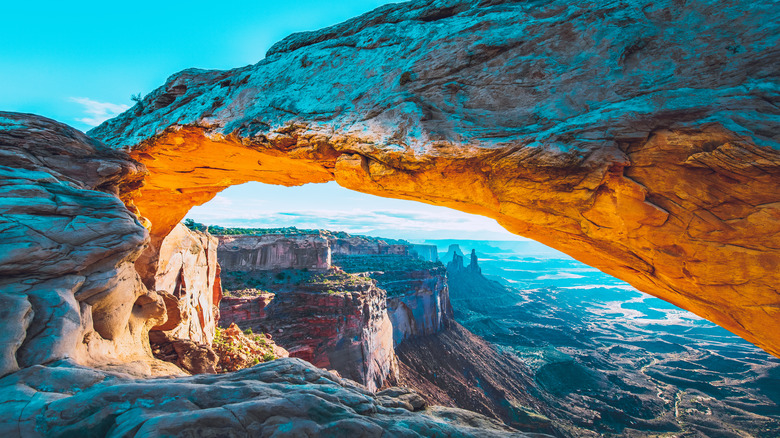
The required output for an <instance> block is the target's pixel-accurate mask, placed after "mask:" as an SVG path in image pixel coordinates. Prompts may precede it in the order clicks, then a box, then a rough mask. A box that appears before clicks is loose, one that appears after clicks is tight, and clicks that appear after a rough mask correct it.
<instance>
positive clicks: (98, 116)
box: [70, 97, 130, 126]
mask: <svg viewBox="0 0 780 438" xmlns="http://www.w3.org/2000/svg"><path fill="white" fill-rule="evenodd" d="M70 101H71V102H76V103H78V104H80V105H83V106H84V112H85V113H86V114H87V115H88V116H89V117H83V118H81V119H76V120H78V121H79V122H82V123H85V124H87V125H89V126H97V125H99V124H101V123H103V122H104V121H106V120H108V119H110V118H112V117H116V116H118V115H119V114H121V113H122V112H124V111H127V110H128V109H130V106H129V105H124V104H116V103H109V102H98V101H96V100H92V99H90V98H88V97H71V98H70Z"/></svg>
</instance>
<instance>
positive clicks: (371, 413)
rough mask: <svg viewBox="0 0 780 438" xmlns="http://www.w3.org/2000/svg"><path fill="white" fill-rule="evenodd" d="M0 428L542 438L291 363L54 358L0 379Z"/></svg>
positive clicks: (45, 432)
mask: <svg viewBox="0 0 780 438" xmlns="http://www.w3.org/2000/svg"><path fill="white" fill-rule="evenodd" d="M0 394H2V400H0V433H2V435H3V436H23V437H43V436H46V437H66V436H101V437H102V436H105V437H136V436H137V437H155V436H160V437H163V436H221V437H250V436H251V437H270V436H312V437H314V436H323V437H328V436H356V437H387V436H393V437H510V436H512V437H545V436H549V435H541V434H523V433H520V432H517V431H514V430H512V429H509V428H507V427H505V426H503V425H501V424H500V423H498V422H496V421H494V420H491V419H489V418H486V417H483V416H481V415H479V414H475V413H473V412H469V411H464V410H461V409H453V408H441V407H436V408H429V409H424V402H423V400H422V399H421V398H420V396H419V395H417V394H416V393H414V392H411V391H410V390H406V389H403V388H391V389H388V390H385V391H382V392H379V393H377V394H372V393H370V392H368V391H366V390H365V389H362V388H360V387H358V386H357V385H355V384H354V383H351V382H350V381H347V380H342V379H339V378H338V377H335V376H334V375H332V374H330V373H328V372H326V371H324V370H321V369H319V368H315V367H313V366H312V365H311V364H308V363H306V362H304V361H302V360H300V359H279V360H275V361H272V362H269V363H265V364H261V365H257V366H255V367H253V368H250V369H246V370H242V371H238V372H235V373H230V374H222V375H218V376H214V375H202V376H197V377H188V378H179V379H150V380H134V379H131V378H130V377H129V376H125V377H123V376H121V375H113V374H107V373H105V372H100V371H97V370H94V369H89V368H82V367H79V366H77V365H73V364H71V363H68V362H65V361H62V362H59V363H55V364H53V365H52V366H48V367H44V366H34V367H31V368H27V369H24V370H21V371H19V372H17V373H14V374H12V375H10V376H7V377H5V378H3V379H0Z"/></svg>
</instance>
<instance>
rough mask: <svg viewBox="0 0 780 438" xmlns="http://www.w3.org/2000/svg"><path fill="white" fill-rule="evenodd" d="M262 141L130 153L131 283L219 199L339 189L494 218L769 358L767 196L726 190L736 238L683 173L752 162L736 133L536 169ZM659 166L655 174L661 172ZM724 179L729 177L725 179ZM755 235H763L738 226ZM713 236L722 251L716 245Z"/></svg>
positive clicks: (341, 145) (212, 138)
mask: <svg viewBox="0 0 780 438" xmlns="http://www.w3.org/2000/svg"><path fill="white" fill-rule="evenodd" d="M261 137H262V138H259V139H253V140H248V139H241V138H236V137H232V136H221V135H216V134H208V133H207V132H205V131H204V130H203V129H202V128H197V127H178V128H176V129H168V130H166V131H165V132H163V133H162V134H161V135H159V136H157V137H155V138H153V139H151V140H148V141H146V142H144V143H142V144H140V145H138V146H137V147H135V148H134V149H133V151H132V152H131V155H132V156H133V157H134V158H135V159H137V160H138V161H140V162H142V163H143V164H145V165H146V166H147V168H148V170H149V175H148V176H147V178H146V185H145V186H144V187H143V188H141V189H140V190H139V191H138V192H136V193H135V195H134V196H133V197H132V200H131V201H130V202H131V203H132V204H134V206H135V207H137V208H138V210H139V211H140V215H141V216H143V217H145V218H147V219H148V226H149V229H150V234H151V238H152V245H151V246H150V248H149V249H147V251H146V252H145V254H144V256H142V257H141V258H140V259H139V260H138V262H137V263H136V266H137V269H138V271H139V273H140V274H141V275H142V277H144V278H149V274H150V273H151V272H153V271H154V266H155V265H156V257H157V255H156V251H157V248H159V245H160V243H161V241H162V239H163V238H164V237H165V236H166V235H167V233H168V232H169V231H170V230H171V229H173V227H174V226H175V225H176V224H177V223H179V222H180V221H181V220H183V219H184V217H185V215H186V213H187V212H188V211H189V209H190V208H191V207H193V206H196V205H200V204H203V203H205V202H207V201H208V200H210V199H212V198H213V197H214V196H216V194H217V193H219V192H220V191H221V190H223V189H225V188H226V187H229V186H232V185H236V184H242V183H245V182H247V181H258V182H264V183H268V184H276V185H284V186H294V185H301V184H306V183H321V182H327V181H336V182H337V183H338V184H339V185H341V186H343V187H345V188H348V189H352V190H356V191H360V192H364V193H368V194H374V195H378V196H382V197H389V198H398V199H408V200H415V201H419V202H424V203H429V204H434V205H439V206H445V207H449V208H453V209H455V210H460V211H464V212H468V213H474V214H478V215H483V216H487V217H490V218H493V219H495V220H496V221H497V222H498V223H499V224H500V225H501V226H502V227H504V228H505V229H507V230H508V231H510V232H512V233H515V234H518V235H521V236H524V237H528V238H531V239H534V240H536V241H539V242H541V243H543V244H545V245H548V246H550V247H552V248H555V249H556V250H559V251H561V252H564V253H566V254H568V255H570V256H572V257H574V258H575V259H577V260H579V261H581V262H583V263H585V264H587V265H590V266H593V267H595V268H597V269H599V270H601V271H603V272H606V273H608V274H610V275H612V276H614V277H617V278H619V279H621V280H624V281H627V282H628V283H629V284H631V285H632V286H634V287H635V288H637V289H639V290H641V291H643V292H646V293H650V294H651V295H654V296H656V297H659V298H662V299H664V300H666V301H668V302H670V303H672V304H674V305H676V306H679V307H682V308H684V309H687V310H690V311H692V312H694V313H696V314H697V315H699V316H702V317H704V318H706V319H708V320H710V321H713V322H715V323H717V324H718V325H720V326H722V327H724V328H726V329H728V330H729V331H731V332H733V333H735V334H737V335H739V336H741V337H743V338H744V339H746V340H748V341H750V342H752V343H754V344H756V345H758V346H759V347H761V348H763V349H765V350H766V351H768V352H770V353H772V354H775V355H778V354H779V353H778V348H777V345H780V340H778V339H776V338H777V336H780V335H778V333H780V326H779V325H780V318H778V316H780V314H778V312H779V311H778V308H779V307H778V306H777V303H776V301H777V294H776V289H775V286H774V285H775V284H777V281H776V280H777V279H776V278H775V277H776V276H777V275H780V274H777V272H775V271H774V270H772V269H769V267H770V266H777V265H778V264H780V259H779V258H778V255H777V254H775V253H774V252H773V251H771V250H769V249H768V248H770V247H772V246H773V245H774V244H773V243H772V242H774V241H775V240H777V239H778V236H780V233H775V232H774V231H773V229H769V228H771V227H772V226H776V222H773V221H772V220H769V219H770V218H772V217H774V216H773V215H776V214H777V213H776V210H777V204H776V203H772V202H765V201H768V200H769V199H768V198H771V197H772V196H773V195H772V193H773V190H772V189H767V190H756V189H754V190H752V191H746V190H743V189H740V186H739V185H733V184H732V185H730V186H728V187H729V190H732V191H733V193H729V194H728V195H727V196H726V198H727V199H728V200H729V201H728V202H727V203H726V204H723V203H722V201H718V202H720V204H719V205H720V207H722V208H721V209H722V210H723V211H722V212H720V213H719V214H721V213H722V215H729V214H730V215H732V216H736V217H737V218H735V219H734V220H733V221H732V222H729V224H735V225H738V226H730V225H729V226H728V227H727V228H726V229H725V230H722V231H721V230H720V229H718V228H716V227H714V226H713V225H712V222H713V221H715V220H718V221H720V222H721V223H722V222H723V219H722V218H715V219H713V218H714V216H712V213H708V212H709V211H711V210H713V209H716V208H715V207H711V206H708V204H714V203H716V200H715V199H714V198H717V199H718V200H722V199H723V198H724V195H723V193H721V191H722V190H723V186H722V185H719V184H718V182H717V181H715V180H714V178H713V177H711V176H710V177H707V178H702V175H701V174H702V173H711V172H712V166H710V167H708V168H707V169H702V168H701V166H698V165H695V164H690V159H689V157H692V156H696V157H697V160H699V161H700V162H701V161H706V160H715V159H718V158H717V157H708V156H706V154H711V152H713V151H712V147H711V145H712V144H713V142H715V143H719V144H723V145H729V147H732V148H738V149H740V150H745V151H754V152H756V151H759V150H758V149H757V148H756V147H755V146H752V145H751V144H749V143H745V142H744V141H742V140H740V139H738V138H735V137H734V136H733V134H730V133H728V132H725V131H722V130H719V129H717V128H708V129H707V130H704V131H695V132H692V131H684V132H675V131H668V130H663V131H657V132H655V133H653V134H652V135H651V136H650V137H649V138H648V139H645V140H644V141H640V142H637V143H628V144H627V145H626V146H624V147H623V149H625V151H624V152H625V153H626V154H627V155H628V158H627V159H626V160H624V161H622V162H620V161H614V160H613V161H610V160H604V159H603V158H604V157H596V156H587V157H581V156H575V155H576V154H577V152H572V154H573V155H572V154H569V155H567V154H557V155H553V156H550V155H549V154H548V155H547V156H545V154H541V155H540V154H538V153H537V152H538V151H537V150H535V149H533V148H528V147H525V146H522V145H507V146H506V147H502V148H477V147H468V146H465V147H464V146H463V145H458V146H454V145H450V144H448V143H447V144H441V145H439V147H438V148H435V149H438V151H439V152H440V153H438V154H426V155H417V154H415V152H414V151H413V150H411V149H409V148H404V150H398V149H396V150H388V149H387V148H379V147H377V146H376V145H375V144H374V143H373V142H372V141H371V140H370V139H366V138H361V137H358V136H342V135H324V134H322V133H318V132H317V131H316V130H311V129H309V128H307V127H305V126H295V125H293V126H290V127H289V128H286V129H283V130H278V131H276V132H275V133H274V135H273V136H271V135H268V136H261ZM705 140H706V141H705ZM699 149H701V150H699ZM704 149H707V150H704ZM714 152H717V151H714ZM760 152H761V153H764V154H766V153H767V151H765V150H761V151H760ZM605 153H606V152H605ZM675 154H676V155H675ZM596 155H597V154H596ZM711 155H717V154H711ZM686 159H688V161H686ZM658 160H663V161H664V162H665V164H664V165H663V166H659V163H658ZM680 163H682V164H680ZM659 169H660V170H659ZM742 172H743V173H751V172H754V173H755V175H753V174H751V175H749V176H745V175H743V177H745V178H747V177H749V178H752V180H753V181H754V182H753V185H755V184H764V185H766V186H767V188H768V187H769V186H773V184H774V176H773V175H772V174H771V173H766V172H765V171H764V170H761V169H743V170H742ZM724 173H729V175H731V176H732V177H734V175H733V172H732V171H731V170H726V171H724ZM756 181H757V182H756ZM686 184H687V185H694V186H695V189H696V194H697V196H698V197H691V196H683V195H684V194H683V193H681V192H680V187H681V185H686ZM763 198H767V199H766V200H764V199H763ZM705 204H707V205H705ZM716 207H717V206H716ZM708 214H709V216H708ZM764 219H767V220H769V222H762V221H763V220H764ZM735 221H741V222H739V223H736V222H735ZM742 222H745V223H742ZM753 222H756V223H765V224H766V225H768V226H769V228H766V227H764V228H760V227H753V226H749V223H753ZM724 233H725V234H726V236H725V237H726V238H727V240H728V241H729V242H733V243H728V244H724V243H723V241H722V240H723V238H724ZM762 239H763V240H762ZM748 240H749V241H750V242H751V243H749V244H748V243H744V242H745V241H748ZM740 242H742V243H743V244H744V245H742V244H738V243H740ZM764 246H766V247H767V250H766V251H764V250H762V248H763V247H764Z"/></svg>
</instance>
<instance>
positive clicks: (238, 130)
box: [90, 0, 780, 354]
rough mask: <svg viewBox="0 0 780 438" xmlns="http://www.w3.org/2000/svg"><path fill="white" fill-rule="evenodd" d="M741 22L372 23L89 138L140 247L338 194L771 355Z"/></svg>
mask: <svg viewBox="0 0 780 438" xmlns="http://www.w3.org/2000/svg"><path fill="white" fill-rule="evenodd" d="M744 6H745V5H740V4H735V3H733V2H724V1H718V0H712V1H703V2H690V3H685V4H680V3H679V2H673V1H662V2H652V3H651V2H631V3H619V2H613V1H598V2H593V3H592V4H589V5H588V7H584V6H582V5H573V4H570V3H564V2H560V3H556V2H553V3H549V2H546V3H544V4H541V3H540V2H526V3H514V2H504V1H488V2H485V1H482V2H468V1H416V2H408V3H403V4H397V5H387V6H385V7H382V8H379V9H377V10H375V11H373V12H369V13H368V14H365V15H363V16H360V17H357V18H355V19H352V20H349V21H347V22H345V23H342V24H340V25H336V26H333V27H331V28H327V29H323V30H321V31H315V32H307V33H303V34H295V35H292V36H290V37H288V38H286V39H285V40H282V41H281V42H279V43H277V44H276V45H275V46H274V47H272V48H271V50H269V52H268V55H267V57H266V58H265V59H264V60H262V61H260V62H259V63H258V64H255V65H253V66H247V67H242V68H239V69H235V70H229V71H203V70H185V71H184V72H181V73H179V74H176V75H174V76H172V77H171V78H170V79H169V80H168V82H167V83H166V84H165V85H164V86H163V87H161V88H160V89H158V90H155V91H154V92H152V93H150V94H149V95H148V96H146V98H144V100H143V102H142V103H140V104H139V105H137V106H136V107H134V108H133V109H131V110H129V111H128V112H126V113H124V114H123V115H121V116H119V117H118V118H116V119H113V120H111V121H109V122H106V123H105V124H104V125H101V126H100V127H98V128H96V129H94V130H92V131H90V134H91V135H93V136H95V137H97V138H99V139H102V140H104V141H106V142H107V143H109V144H111V145H113V146H114V147H119V148H125V147H129V148H131V150H132V152H131V153H132V154H133V156H134V157H135V158H136V159H138V160H139V161H141V162H144V163H145V164H146V165H147V166H148V167H149V169H150V171H151V175H150V177H149V178H147V186H146V187H145V188H144V189H143V193H144V194H143V195H142V196H140V197H138V198H137V199H136V200H135V202H136V203H137V204H139V205H141V214H142V215H144V216H146V217H149V218H150V219H151V221H152V240H153V242H154V241H155V239H158V240H159V239H161V238H162V237H164V235H165V234H167V231H168V229H169V228H171V227H172V226H173V225H175V223H176V222H178V221H179V220H180V219H181V218H182V217H183V215H184V214H186V210H188V209H189V208H190V207H191V206H193V205H198V204H201V203H203V202H205V201H207V200H208V199H211V197H213V196H214V195H215V194H216V193H217V192H218V191H220V190H222V189H223V188H225V187H227V186H229V185H233V184H238V183H242V182H246V181H262V182H268V183H274V184H283V185H298V184H303V183H308V182H323V181H329V180H335V181H337V182H338V183H339V184H340V185H342V186H344V187H347V188H350V189H354V190H358V191H363V192H366V193H371V194H375V195H380V196H389V197H396V198H402V199H412V200H418V201H422V202H427V203H431V204H436V205H443V206H447V207H451V208H455V209H458V210H462V211H467V212H471V213H476V214H482V215H486V216H489V217H493V218H495V219H496V220H497V221H498V222H499V223H500V224H502V225H503V226H504V227H505V228H507V229H508V230H510V231H512V232H515V233H517V234H521V235H524V236H526V237H531V238H534V239H536V240H539V241H540V242H542V243H545V244H548V245H550V246H552V247H554V248H556V249H559V250H561V251H563V252H566V253H568V254H570V255H572V256H574V257H575V258H577V259H579V260H581V261H583V262H585V263H588V264H590V265H592V266H595V267H597V268H599V269H601V270H603V271H605V272H607V273H610V274H612V275H614V276H616V277H618V278H621V279H624V280H626V281H628V282H629V283H631V284H632V285H634V286H635V287H637V288H639V289H640V290H643V291H645V292H649V293H651V294H653V295H656V296H659V297H661V298H664V299H667V300H668V301H671V302H673V303H674V304H677V305H679V306H681V307H684V308H686V309H689V310H693V311H694V312H695V313H698V314H699V315H701V316H704V317H706V318H708V319H710V320H712V321H715V322H717V323H719V324H721V325H723V326H724V327H726V328H728V329H729V330H731V331H733V332H735V333H737V334H739V335H740V336H743V337H745V338H746V339H749V340H751V342H754V343H756V344H757V345H759V346H761V347H762V348H764V349H766V350H767V351H770V352H773V353H774V354H777V353H778V349H777V347H776V345H777V344H778V342H776V341H775V340H772V341H769V340H763V339H759V338H763V337H764V335H761V336H758V337H757V336H755V333H756V332H759V331H760V332H764V333H766V332H768V331H770V330H769V327H773V328H772V330H771V331H774V332H776V333H780V327H779V326H778V323H777V320H778V318H777V317H778V316H780V315H778V311H777V309H778V304H780V295H779V294H778V293H777V288H776V284H777V280H778V279H777V278H776V277H777V274H776V273H775V272H774V271H775V269H774V268H773V266H775V267H776V266H778V265H780V254H778V248H780V242H778V241H777V239H778V237H777V231H778V230H780V229H779V228H778V218H779V217H780V213H779V212H778V206H779V205H780V204H779V203H778V202H780V199H778V195H777V190H776V188H777V185H778V181H780V179H779V178H780V177H779V175H780V168H778V164H780V142H778V137H777V132H778V130H777V127H778V123H780V110H778V107H777V101H778V95H779V93H778V90H779V87H778V83H779V82H778V73H777V71H776V69H774V68H773V67H772V66H773V65H776V64H777V62H776V61H777V60H778V58H780V53H779V51H778V50H777V48H776V47H778V44H775V43H777V42H778V39H780V36H779V35H780V33H779V32H773V31H772V29H773V27H776V26H777V24H776V23H777V22H779V21H780V20H767V17H772V16H777V15H778V12H777V10H776V8H773V7H772V6H773V5H772V2H769V1H764V2H751V3H750V5H749V7H747V8H745V7H744ZM779 18H780V17H779ZM773 42H774V43H773ZM205 163H208V164H205ZM144 198H146V199H145V200H144ZM155 199H156V200H155ZM174 199H175V200H177V201H176V204H178V205H177V206H176V207H175V208H172V210H174V211H173V212H170V211H169V212H168V213H167V214H163V215H161V214H160V213H158V212H154V210H159V207H160V206H161V205H163V204H164V205H166V206H168V209H169V210H171V207H170V206H171V205H172V203H171V200H174ZM144 203H145V204H146V208H144V206H143V204H144ZM155 215H156V216H157V217H153V216H155ZM155 227H157V228H155ZM769 337H770V338H772V339H774V335H769ZM778 341H780V340H778Z"/></svg>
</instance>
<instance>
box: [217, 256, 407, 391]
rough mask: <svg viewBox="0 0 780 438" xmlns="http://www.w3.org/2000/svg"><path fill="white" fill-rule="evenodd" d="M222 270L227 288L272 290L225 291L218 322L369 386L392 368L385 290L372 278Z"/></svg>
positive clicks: (333, 273)
mask: <svg viewBox="0 0 780 438" xmlns="http://www.w3.org/2000/svg"><path fill="white" fill-rule="evenodd" d="M224 274H225V284H226V285H228V286H229V287H230V288H232V287H233V286H234V285H238V284H242V285H246V284H258V283H261V285H262V287H263V288H264V289H265V288H267V289H270V290H271V291H273V292H274V293H273V294H271V293H260V292H259V291H258V290H253V289H244V290H242V291H241V293H244V294H245V295H244V296H238V297H226V298H225V299H223V301H222V303H221V305H220V311H221V313H223V318H222V319H221V320H220V325H221V326H223V327H227V326H228V325H230V324H231V323H236V324H237V325H238V326H239V327H241V328H242V329H247V328H251V329H252V331H254V332H257V333H270V334H271V336H272V337H273V340H274V341H275V342H276V343H277V344H279V345H280V346H282V347H284V348H285V349H287V350H288V351H289V354H290V356H292V357H298V358H301V359H304V360H306V361H309V362H311V363H312V364H314V365H316V366H318V367H322V368H327V369H331V370H335V371H337V372H338V373H339V374H340V375H341V376H342V377H345V378H348V379H352V380H354V381H356V382H358V383H360V384H363V385H365V386H366V387H367V388H369V389H370V390H372V391H374V390H376V389H377V388H379V387H380V386H381V385H382V382H384V381H385V379H386V378H387V377H388V376H389V375H391V374H392V373H394V372H395V369H396V367H397V365H396V362H395V353H394V351H393V326H392V324H391V321H390V318H389V317H388V314H387V301H386V293H385V291H384V290H382V289H379V288H377V287H376V284H375V282H374V281H373V280H371V279H369V278H365V277H359V276H354V275H350V274H345V273H344V272H342V271H331V272H329V273H314V274H312V273H310V272H303V271H279V272H268V273H266V274H265V277H259V276H258V274H257V272H255V273H254V274H255V275H254V276H252V275H247V274H249V273H246V272H233V271H225V272H224Z"/></svg>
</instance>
